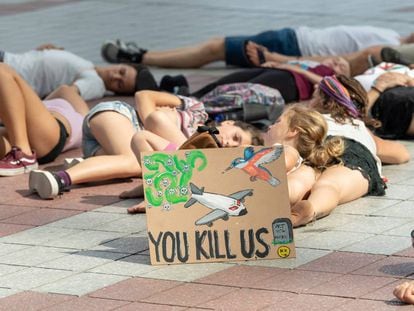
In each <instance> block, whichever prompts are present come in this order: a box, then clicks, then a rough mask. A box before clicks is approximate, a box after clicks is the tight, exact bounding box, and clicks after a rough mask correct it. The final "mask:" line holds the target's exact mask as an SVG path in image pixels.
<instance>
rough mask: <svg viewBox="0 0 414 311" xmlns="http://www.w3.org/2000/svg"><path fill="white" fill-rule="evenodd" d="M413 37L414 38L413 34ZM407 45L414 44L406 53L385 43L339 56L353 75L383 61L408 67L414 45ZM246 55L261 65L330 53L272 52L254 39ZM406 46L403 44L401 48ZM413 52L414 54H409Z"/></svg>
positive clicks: (303, 59)
mask: <svg viewBox="0 0 414 311" xmlns="http://www.w3.org/2000/svg"><path fill="white" fill-rule="evenodd" d="M411 38H414V36H412V37H411ZM407 46H413V48H411V49H408V48H407V49H405V51H407V52H406V53H405V54H401V53H400V52H398V48H399V47H395V46H393V47H390V46H384V45H373V46H369V47H367V48H364V49H362V50H358V51H356V52H351V53H345V54H340V55H338V56H341V57H343V58H344V59H345V60H346V61H348V63H349V67H350V73H351V76H356V75H360V74H362V73H363V72H365V71H366V70H368V69H369V68H371V67H373V66H376V65H378V64H380V63H381V62H391V63H396V64H402V65H406V66H408V67H410V66H413V67H414V64H412V62H411V59H412V58H414V45H413V44H409V45H407ZM245 47H246V57H247V58H248V59H249V61H250V62H251V64H252V65H253V66H256V67H258V66H260V65H261V64H263V63H265V62H269V61H272V62H279V63H286V62H289V61H318V62H321V61H323V60H325V59H326V58H330V57H331V56H330V55H317V56H290V55H286V54H282V53H278V52H271V51H270V50H269V49H267V48H266V47H265V46H263V45H260V44H257V43H255V42H253V41H249V42H247V43H246V45H245ZM402 47H404V45H403V46H401V48H402ZM409 52H411V53H412V54H413V55H412V56H411V55H409V54H408V53H409Z"/></svg>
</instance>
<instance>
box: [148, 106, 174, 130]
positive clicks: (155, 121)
mask: <svg viewBox="0 0 414 311" xmlns="http://www.w3.org/2000/svg"><path fill="white" fill-rule="evenodd" d="M163 122H171V121H170V119H168V116H167V115H166V114H165V113H164V112H163V111H159V110H157V111H154V112H151V113H150V114H149V115H148V117H147V118H146V119H145V126H146V128H147V127H148V128H152V127H153V126H157V125H159V124H162V123H163Z"/></svg>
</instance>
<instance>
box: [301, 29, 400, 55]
mask: <svg viewBox="0 0 414 311" xmlns="http://www.w3.org/2000/svg"><path fill="white" fill-rule="evenodd" d="M295 31H296V37H297V40H298V44H299V49H300V51H301V53H302V56H314V55H342V54H348V53H352V52H356V51H360V50H362V49H364V48H367V47H370V46H374V45H399V44H400V43H401V42H400V38H401V36H400V35H399V34H398V33H397V32H395V31H394V30H391V29H387V28H380V27H373V26H347V25H340V26H334V27H327V28H311V27H305V26H303V27H298V28H297V29H296V30H295Z"/></svg>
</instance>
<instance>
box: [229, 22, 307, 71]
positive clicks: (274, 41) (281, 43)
mask: <svg viewBox="0 0 414 311" xmlns="http://www.w3.org/2000/svg"><path fill="white" fill-rule="evenodd" d="M247 41H253V42H256V43H258V44H260V45H263V46H265V47H267V48H268V49H269V51H271V52H277V53H280V54H285V55H290V56H301V53H300V50H299V45H298V40H297V38H296V32H295V30H293V29H292V28H283V29H280V30H269V31H265V32H262V33H259V34H257V35H253V36H234V37H226V38H225V41H224V44H225V51H226V64H227V65H236V66H241V67H250V63H249V61H248V58H247V56H246V53H245V47H244V46H245V43H246V42H247Z"/></svg>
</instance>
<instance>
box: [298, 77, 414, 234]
mask: <svg viewBox="0 0 414 311" xmlns="http://www.w3.org/2000/svg"><path fill="white" fill-rule="evenodd" d="M367 103H368V99H367V94H366V92H365V90H364V89H363V88H362V86H361V85H360V84H359V82H358V81H356V80H355V79H350V78H346V77H344V76H339V77H338V78H336V77H326V78H324V79H323V80H322V81H321V83H320V84H319V88H318V89H317V90H316V91H315V95H314V97H313V99H312V101H311V103H310V105H311V106H312V107H314V108H315V109H317V110H318V111H319V112H321V113H322V114H324V117H325V119H326V121H327V122H328V135H331V136H341V137H343V139H344V141H345V150H344V153H343V155H342V156H341V161H340V163H339V164H338V165H336V166H331V167H328V168H326V169H324V170H322V174H321V175H320V176H319V178H318V179H317V181H316V182H315V184H314V185H313V187H312V189H311V191H310V194H309V197H308V198H307V199H306V200H302V201H299V202H298V203H297V204H295V205H294V206H293V207H292V223H293V225H294V226H300V225H305V224H307V223H309V222H311V221H312V220H314V219H317V218H321V217H324V216H327V215H328V214H329V213H330V212H331V211H332V210H333V209H334V208H336V207H337V206H338V205H339V204H342V203H346V202H349V201H352V200H355V199H358V198H360V197H362V196H364V195H376V196H380V195H384V194H385V188H386V186H385V183H384V181H383V178H382V174H381V161H382V162H384V163H388V164H400V163H405V162H407V161H409V159H410V155H409V153H408V151H407V149H406V148H405V147H404V145H402V144H400V143H398V142H395V141H390V140H384V139H381V138H379V137H377V136H375V135H373V134H372V133H371V132H370V131H369V130H368V128H367V127H366V125H365V124H367V125H370V126H374V127H375V126H378V125H379V124H378V123H379V122H378V121H376V120H373V119H371V118H369V117H368V114H367Z"/></svg>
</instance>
